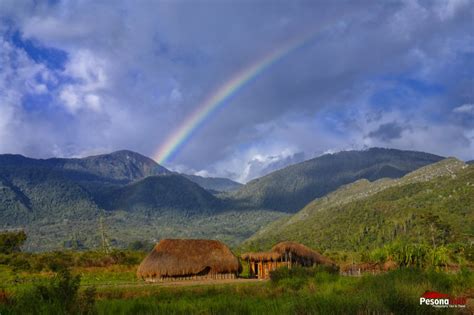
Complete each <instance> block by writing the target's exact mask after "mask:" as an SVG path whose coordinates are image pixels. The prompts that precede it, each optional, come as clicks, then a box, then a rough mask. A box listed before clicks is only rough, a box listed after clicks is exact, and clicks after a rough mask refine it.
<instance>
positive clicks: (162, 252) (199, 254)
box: [137, 239, 242, 282]
mask: <svg viewBox="0 0 474 315" xmlns="http://www.w3.org/2000/svg"><path fill="white" fill-rule="evenodd" d="M241 270H242V267H241V265H240V262H239V260H238V259H237V257H235V256H234V254H232V252H231V251H230V249H229V248H228V247H227V246H226V245H224V244H223V243H221V242H219V241H214V240H185V239H165V240H162V241H160V242H159V243H158V244H156V246H155V247H154V248H153V250H152V251H151V253H150V254H148V256H147V257H145V259H144V260H143V261H142V263H141V264H140V266H139V267H138V270H137V276H138V277H139V278H142V279H144V280H146V281H153V282H154V281H166V280H184V279H230V278H236V277H237V275H238V274H239V273H240V271H241Z"/></svg>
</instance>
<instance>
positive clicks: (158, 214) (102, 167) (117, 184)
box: [0, 151, 284, 251]
mask: <svg viewBox="0 0 474 315" xmlns="http://www.w3.org/2000/svg"><path fill="white" fill-rule="evenodd" d="M227 206H228V205H227ZM255 216H257V219H256V218H255ZM282 216H284V214H281V213H277V212H272V211H266V210H255V209H252V210H251V211H250V210H249V211H234V210H233V209H232V208H231V207H224V206H223V205H222V201H221V200H220V199H218V198H217V197H215V196H214V195H213V194H212V193H211V192H209V191H207V190H205V189H204V188H202V187H200V186H199V185H197V184H196V183H194V182H192V181H190V180H188V179H187V178H185V177H183V176H181V175H179V174H175V173H172V172H170V171H168V170H166V169H165V168H163V167H161V166H159V165H158V164H157V163H156V162H154V161H153V160H151V159H149V158H146V157H144V156H141V155H139V154H137V153H134V152H130V151H118V152H115V153H112V154H109V155H100V156H94V157H88V158H84V159H48V160H38V159H30V158H26V157H23V156H19V155H0V229H17V228H22V229H25V230H26V232H27V234H28V239H27V242H26V244H25V249H26V250H33V251H40V250H54V249H62V248H65V247H66V248H70V247H73V248H94V247H97V246H99V245H100V243H101V233H102V229H101V227H100V224H99V222H100V220H102V221H103V222H104V228H105V230H106V233H107V235H108V238H109V240H110V243H111V244H112V245H113V246H117V247H126V246H128V244H129V243H131V242H133V241H136V240H148V241H154V240H157V239H160V238H164V237H201V238H217V239H221V240H225V241H226V242H228V243H229V244H237V243H239V242H241V241H243V240H244V239H246V238H248V237H249V236H251V235H252V234H253V233H254V232H255V231H257V230H258V229H259V228H260V227H262V226H263V225H265V224H268V223H269V222H271V221H272V220H275V219H278V218H281V217H282ZM237 223H238V224H237Z"/></svg>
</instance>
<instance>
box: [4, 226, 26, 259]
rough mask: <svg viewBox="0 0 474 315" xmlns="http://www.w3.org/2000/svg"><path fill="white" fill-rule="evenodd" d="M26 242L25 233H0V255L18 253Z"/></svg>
mask: <svg viewBox="0 0 474 315" xmlns="http://www.w3.org/2000/svg"><path fill="white" fill-rule="evenodd" d="M25 241H26V233H25V231H12V232H1V233H0V253H2V254H10V253H14V252H19V251H20V248H21V246H22V245H23V244H24V243H25Z"/></svg>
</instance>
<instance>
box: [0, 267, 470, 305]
mask: <svg viewBox="0 0 474 315" xmlns="http://www.w3.org/2000/svg"><path fill="white" fill-rule="evenodd" d="M71 277H72V276H70V278H67V277H66V279H69V280H67V281H66V280H64V279H63V282H64V281H65V282H66V283H69V285H66V287H70V288H71V287H72V288H76V287H77V283H76V282H75V280H74V278H71ZM55 281H56V282H54V281H53V282H52V283H54V285H52V289H48V290H46V291H47V292H48V294H46V296H47V297H48V296H49V297H50V300H48V299H43V300H41V299H40V300H38V299H36V300H33V299H32V298H31V297H32V296H31V295H30V296H29V297H30V302H31V301H34V303H33V302H31V303H33V304H32V305H36V306H37V308H38V309H40V310H41V312H37V314H66V313H67V314H70V313H71V314H74V313H81V312H83V313H84V311H77V310H75V309H74V308H69V307H70V306H67V305H71V304H70V303H69V302H67V303H63V306H62V307H61V306H60V305H59V306H58V304H57V303H56V302H54V301H58V299H56V298H51V297H54V296H55V295H58V296H60V292H56V293H54V292H55V291H54V290H57V289H58V288H61V287H62V286H61V285H59V283H60V281H59V280H55ZM472 288H474V274H473V272H471V271H469V270H467V269H464V270H462V271H461V272H459V273H457V274H448V273H445V272H442V271H437V270H435V269H433V270H428V271H425V270H421V269H414V268H403V269H399V270H395V271H392V272H388V273H384V274H378V275H365V276H362V277H347V276H341V275H339V274H338V273H336V272H334V271H333V270H329V269H324V268H292V269H285V268H283V269H278V270H276V271H274V272H272V273H271V281H269V282H255V283H240V284H230V285H219V286H217V285H209V286H189V287H160V286H153V285H151V286H150V285H143V286H141V287H113V288H109V287H103V288H99V290H98V291H97V293H96V295H95V296H94V297H96V298H97V300H96V303H95V307H93V308H92V307H89V308H88V307H85V306H83V307H82V308H81V309H82V310H88V312H91V313H92V312H97V313H98V314H440V313H442V314H446V313H448V314H449V313H455V311H456V310H453V309H442V310H439V309H434V308H431V307H429V306H420V305H419V298H420V296H421V295H422V294H423V293H424V292H425V291H438V292H441V293H447V294H450V295H453V296H465V295H466V294H467V293H469V290H472ZM72 292H76V293H75V294H67V296H75V301H76V302H75V304H80V303H82V304H80V305H89V306H91V305H92V304H93V303H92V302H91V301H93V298H94V297H92V296H89V300H88V299H87V298H86V294H85V293H84V292H79V291H74V290H72ZM36 294H38V293H36ZM61 300H66V301H67V299H64V298H61ZM22 301H24V300H22V297H21V296H18V297H15V299H14V300H13V302H12V304H10V305H8V303H7V304H3V306H2V305H0V313H1V314H11V313H15V312H14V311H15V310H16V311H18V310H29V308H28V307H29V306H28V303H26V302H22ZM48 301H49V302H48ZM80 301H82V302H80ZM85 301H89V304H87V302H85ZM22 303H26V304H22ZM65 305H66V306H65ZM64 310H68V311H67V312H64ZM71 310H72V311H71ZM68 312H69V313H68ZM24 313H25V312H24ZM26 313H29V312H26ZM32 314H35V313H32Z"/></svg>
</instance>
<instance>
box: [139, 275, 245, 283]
mask: <svg viewBox="0 0 474 315" xmlns="http://www.w3.org/2000/svg"><path fill="white" fill-rule="evenodd" d="M236 278H237V275H236V274H235V273H216V274H207V275H202V276H197V275H189V276H180V277H147V278H144V279H143V280H145V281H147V282H172V281H184V280H221V279H236Z"/></svg>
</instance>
